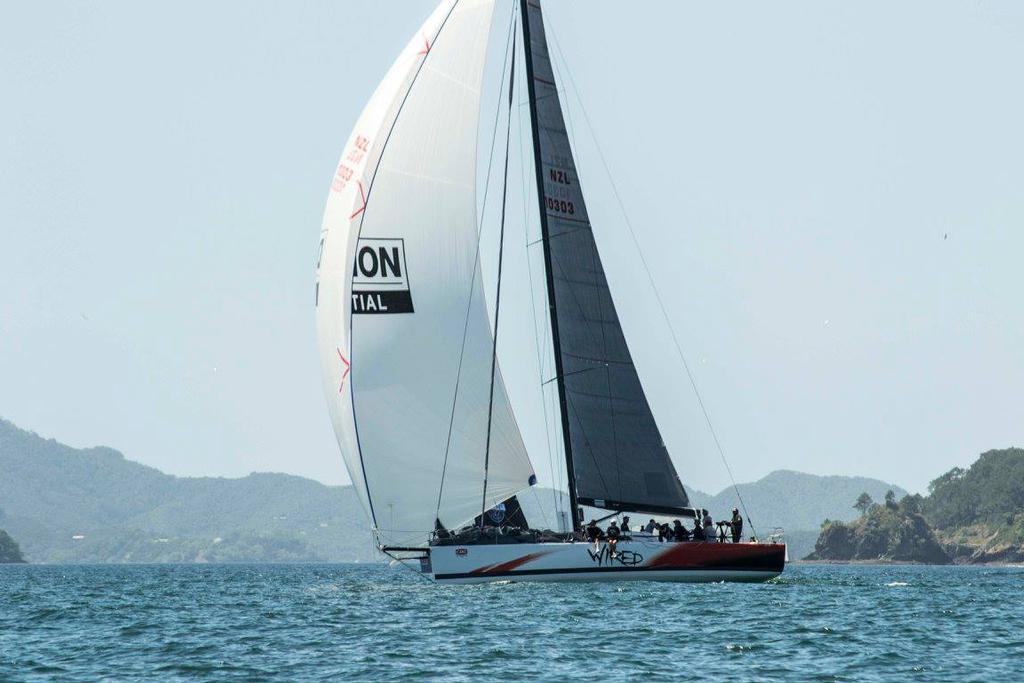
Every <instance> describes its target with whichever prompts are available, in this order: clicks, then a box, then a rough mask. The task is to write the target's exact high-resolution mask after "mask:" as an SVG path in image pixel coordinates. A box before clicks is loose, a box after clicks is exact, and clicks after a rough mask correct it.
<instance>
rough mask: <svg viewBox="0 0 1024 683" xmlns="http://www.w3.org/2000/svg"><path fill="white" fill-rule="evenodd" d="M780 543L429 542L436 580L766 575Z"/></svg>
mask: <svg viewBox="0 0 1024 683" xmlns="http://www.w3.org/2000/svg"><path fill="white" fill-rule="evenodd" d="M785 557H786V546H785V544H782V543H704V542H696V543H659V542H658V541H657V540H636V539H634V540H624V541H620V542H619V544H618V547H617V550H616V552H615V555H614V556H612V553H611V550H610V549H609V547H608V545H607V544H606V543H604V542H602V543H600V544H597V545H596V546H595V544H593V543H582V542H576V543H515V544H497V545H487V544H480V545H464V546H460V545H452V546H433V547H431V548H430V571H431V573H432V575H433V577H434V579H435V580H436V581H437V582H438V583H487V582H493V581H574V582H583V581H680V582H709V581H747V582H751V581H754V582H756V581H767V580H768V579H771V578H774V577H776V576H778V575H779V574H781V573H782V570H783V569H784V567H785Z"/></svg>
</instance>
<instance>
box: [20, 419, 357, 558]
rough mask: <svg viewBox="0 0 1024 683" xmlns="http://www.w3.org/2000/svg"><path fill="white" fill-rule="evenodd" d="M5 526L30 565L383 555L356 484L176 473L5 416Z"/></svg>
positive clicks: (278, 476)
mask: <svg viewBox="0 0 1024 683" xmlns="http://www.w3.org/2000/svg"><path fill="white" fill-rule="evenodd" d="M0 472H2V473H3V476H0V508H2V510H3V512H2V513H0V514H2V517H0V527H3V528H5V529H7V530H8V531H9V532H10V533H11V535H12V536H14V537H15V538H17V539H18V541H19V542H20V544H21V549H22V551H23V552H24V554H25V557H26V559H28V560H29V561H31V562H194V561H212V562H217V561H316V560H324V561H367V560H376V559H377V556H376V552H375V550H374V548H373V546H372V544H371V539H370V534H369V533H368V526H369V525H368V524H367V522H366V518H365V517H364V515H363V512H362V509H361V508H360V506H359V503H358V501H357V500H356V497H355V493H354V492H353V490H352V488H351V487H340V486H324V485H323V484H320V483H318V482H315V481H312V480H310V479H304V478H302V477H295V476H291V475H287V474H251V475H249V476H247V477H242V478H239V479H222V478H209V477H201V478H183V477H174V476H170V475H167V474H164V473H162V472H160V471H159V470H156V469H153V468H151V467H146V466H145V465H140V464H139V463H136V462H132V461H130V460H127V459H125V457H124V456H123V455H122V454H121V453H119V452H117V451H115V450H112V449H110V448H102V447H101V448H86V449H75V448H71V447H69V446H66V445H64V444H61V443H59V442H57V441H54V440H53V439H43V438H41V437H39V436H38V435H36V434H34V433H32V432H27V431H24V430H21V429H18V428H17V427H15V426H14V425H13V424H11V423H10V422H6V421H3V420H0Z"/></svg>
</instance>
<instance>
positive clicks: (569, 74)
mask: <svg viewBox="0 0 1024 683" xmlns="http://www.w3.org/2000/svg"><path fill="white" fill-rule="evenodd" d="M548 28H549V29H550V31H551V37H552V39H553V42H554V45H555V50H556V51H557V52H558V56H559V59H561V61H562V64H563V65H564V67H565V74H566V76H567V77H568V82H569V85H570V87H571V88H572V91H573V95H574V96H575V97H576V101H577V103H578V104H579V107H580V111H581V112H582V113H583V120H584V122H585V123H586V128H587V130H588V132H589V133H590V137H591V139H592V140H593V142H594V148H595V149H596V150H597V154H598V156H599V157H600V159H601V164H602V165H603V166H604V171H605V174H606V175H607V176H608V182H609V183H610V184H611V187H612V194H613V195H614V197H615V201H616V202H617V203H618V205H619V210H620V211H621V212H622V217H623V221H624V223H625V224H626V228H627V230H628V232H629V236H630V238H631V239H632V241H633V246H634V247H636V251H637V254H638V255H639V256H640V263H641V264H642V265H643V267H644V272H645V273H646V274H647V280H648V282H650V285H651V289H652V290H653V291H654V299H655V301H656V302H657V304H658V308H659V309H660V310H661V315H662V317H663V318H664V320H665V324H666V326H667V327H668V330H669V333H670V335H671V337H672V342H673V344H674V345H675V349H676V354H677V355H678V356H679V360H680V361H681V362H682V365H683V369H684V370H685V371H686V377H687V379H689V381H690V387H691V388H692V389H693V393H694V395H695V396H696V398H697V404H698V405H699V406H700V410H701V413H703V415H704V421H705V422H706V423H707V426H708V431H709V432H710V433H711V438H712V440H713V441H714V443H715V448H716V449H717V451H718V455H719V457H720V458H721V459H722V464H723V465H725V471H726V473H728V475H729V481H730V482H731V483H732V488H733V491H734V492H735V493H736V498H737V499H738V500H739V502H740V506H741V507H742V508H743V516H744V517H746V518H747V523H748V524H749V525H750V530H751V531H752V532H754V535H755V536H756V533H757V532H756V530H755V529H754V523H753V522H751V521H750V513H749V512H748V511H747V505H746V503H745V502H744V501H743V496H742V495H740V490H739V487H738V486H737V485H736V478H735V477H734V476H733V474H732V468H731V467H729V461H728V459H726V457H725V450H724V449H723V448H722V443H721V441H720V440H719V438H718V433H717V432H716V431H715V427H714V424H713V423H712V422H711V415H710V413H709V412H708V409H707V406H706V405H705V404H704V399H703V397H702V396H701V394H700V390H699V389H698V388H697V381H696V379H695V378H694V376H693V372H692V371H691V370H690V365H689V363H687V362H686V356H685V354H684V353H683V348H682V345H681V344H680V343H679V338H678V337H677V335H676V331H675V328H674V327H673V325H672V321H671V320H670V319H669V316H668V311H667V309H666V308H665V302H664V301H663V300H662V298H661V293H660V292H659V291H658V287H657V285H656V284H655V282H654V275H653V274H652V273H651V269H650V267H649V266H648V265H647V259H646V258H645V257H644V252H643V249H642V248H641V247H640V241H639V240H638V239H637V237H636V233H635V232H634V231H633V225H632V223H631V222H630V220H629V214H628V213H627V212H626V207H625V203H624V202H623V201H622V197H621V195H620V194H619V190H618V187H617V186H616V184H615V179H614V177H613V176H612V172H611V168H610V167H609V166H608V161H607V159H606V158H605V156H604V151H603V150H602V149H601V146H600V144H598V141H597V134H596V133H595V132H594V126H593V124H592V123H591V121H590V116H589V115H588V114H587V109H586V107H584V106H583V99H582V98H581V97H580V94H579V90H578V89H577V88H576V81H575V80H574V79H573V77H572V72H571V71H570V69H569V63H568V62H567V61H566V59H565V55H564V54H563V53H562V46H561V44H560V43H559V41H558V35H557V34H556V33H555V30H554V27H553V26H552V25H551V24H550V22H549V23H548Z"/></svg>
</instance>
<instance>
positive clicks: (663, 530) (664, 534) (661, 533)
mask: <svg viewBox="0 0 1024 683" xmlns="http://www.w3.org/2000/svg"><path fill="white" fill-rule="evenodd" d="M671 540H672V529H670V528H669V526H668V524H660V525H658V542H659V543H668V542H669V541H671Z"/></svg>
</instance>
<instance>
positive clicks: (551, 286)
mask: <svg viewBox="0 0 1024 683" xmlns="http://www.w3.org/2000/svg"><path fill="white" fill-rule="evenodd" d="M532 1H533V0H520V1H519V6H520V9H521V12H522V24H523V53H524V54H525V56H526V87H527V90H528V91H529V99H530V128H531V131H532V133H533V167H534V171H535V172H536V179H537V202H538V205H537V206H538V209H539V210H540V232H541V244H542V245H543V248H544V275H545V277H546V279H547V285H548V310H549V312H550V314H551V343H552V346H553V347H554V353H555V381H556V383H557V385H558V405H559V409H560V412H561V417H562V441H563V444H564V450H565V474H566V478H567V479H568V488H569V507H570V514H571V515H572V530H573V531H579V530H580V521H579V518H578V517H577V510H578V509H579V504H578V503H577V501H576V472H575V469H574V467H573V462H572V439H571V437H570V435H569V409H568V404H567V402H566V397H565V376H564V374H563V372H562V347H561V343H560V341H559V336H558V313H557V311H556V308H555V279H554V272H553V271H552V268H551V245H550V243H549V232H548V216H547V210H546V208H545V202H544V199H545V193H544V169H543V167H542V164H541V149H540V129H539V126H538V123H537V93H536V88H535V85H534V82H533V79H534V76H533V53H532V50H531V48H530V16H529V3H530V2H532Z"/></svg>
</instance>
